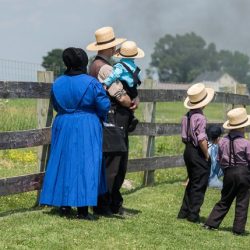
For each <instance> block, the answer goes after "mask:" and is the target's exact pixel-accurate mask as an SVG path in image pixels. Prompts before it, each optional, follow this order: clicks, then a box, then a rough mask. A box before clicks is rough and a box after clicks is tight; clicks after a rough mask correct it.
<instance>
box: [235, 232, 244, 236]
mask: <svg viewBox="0 0 250 250" xmlns="http://www.w3.org/2000/svg"><path fill="white" fill-rule="evenodd" d="M233 234H234V235H236V236H243V235H244V232H237V231H233Z"/></svg>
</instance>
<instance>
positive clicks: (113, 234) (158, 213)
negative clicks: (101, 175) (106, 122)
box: [0, 168, 250, 250]
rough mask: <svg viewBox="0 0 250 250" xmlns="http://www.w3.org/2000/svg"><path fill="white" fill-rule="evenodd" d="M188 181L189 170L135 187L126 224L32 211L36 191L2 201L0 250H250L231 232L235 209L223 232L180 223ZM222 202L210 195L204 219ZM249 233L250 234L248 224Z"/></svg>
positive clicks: (169, 173) (128, 201) (246, 241)
mask: <svg viewBox="0 0 250 250" xmlns="http://www.w3.org/2000/svg"><path fill="white" fill-rule="evenodd" d="M130 175H131V174H130ZM185 176H186V174H185V169H182V168H178V169H169V170H161V171H160V172H159V175H158V177H157V178H156V179H157V184H156V185H155V186H154V187H149V188H145V187H144V188H142V187H141V186H140V185H137V184H136V183H135V182H134V183H135V189H133V190H131V191H124V192H123V193H124V200H125V206H126V207H127V208H129V209H131V211H132V213H131V216H127V217H126V218H125V219H122V218H121V217H116V218H104V217H100V218H99V220H97V221H94V222H87V221H78V220H77V219H75V218H74V215H73V216H72V218H71V219H66V218H61V217H59V216H58V213H57V211H56V210H55V209H51V208H44V209H33V208H32V205H33V204H34V202H35V198H36V196H35V193H32V192H31V193H26V194H19V195H13V196H8V197H1V198H0V221H1V229H0V232H1V233H0V249H55V250H56V249H249V236H244V237H237V236H234V235H233V234H232V233H231V227H232V223H233V216H234V208H232V209H231V210H230V212H229V214H228V215H227V216H226V218H225V220H224V221H223V223H222V225H221V227H220V230H219V231H206V230H204V229H203V228H202V227H201V226H200V225H198V224H192V223H189V222H187V221H185V220H177V219H176V215H177V213H178V209H179V207H180V202H181V200H182V196H183V193H184V187H183V186H182V185H181V183H182V181H183V180H184V179H185ZM128 177H129V176H128ZM219 197H220V192H219V191H218V190H213V189H209V190H208V192H207V194H206V199H205V202H204V205H203V207H202V211H201V216H202V217H207V216H208V214H209V213H210V211H211V209H212V207H213V206H214V204H215V202H216V201H217V200H218V199H219ZM246 229H247V231H248V232H249V230H250V225H249V223H248V224H247V227H246Z"/></svg>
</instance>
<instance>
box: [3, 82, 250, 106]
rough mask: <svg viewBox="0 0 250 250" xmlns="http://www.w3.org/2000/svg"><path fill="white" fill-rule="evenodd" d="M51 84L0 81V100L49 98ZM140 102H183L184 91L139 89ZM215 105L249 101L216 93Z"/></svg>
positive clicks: (244, 96)
mask: <svg viewBox="0 0 250 250" xmlns="http://www.w3.org/2000/svg"><path fill="white" fill-rule="evenodd" d="M50 89H51V84H48V83H43V82H13V81H0V98H8V99H10V98H39V99H48V98H50ZM139 96H140V100H141V101H142V102H173V101H184V97H185V96H186V90H169V89H140V90H139ZM213 102H216V103H230V104H235V105H249V104H250V99H249V97H248V96H246V95H237V94H230V93H216V95H215V98H214V101H213Z"/></svg>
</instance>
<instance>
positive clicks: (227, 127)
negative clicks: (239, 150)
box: [223, 115, 250, 129]
mask: <svg viewBox="0 0 250 250" xmlns="http://www.w3.org/2000/svg"><path fill="white" fill-rule="evenodd" d="M247 118H248V119H247V121H246V122H244V123H242V124H240V125H239V126H231V125H230V123H229V120H227V121H226V122H224V124H223V128H224V129H237V128H244V127H247V126H249V125H250V115H248V116H247Z"/></svg>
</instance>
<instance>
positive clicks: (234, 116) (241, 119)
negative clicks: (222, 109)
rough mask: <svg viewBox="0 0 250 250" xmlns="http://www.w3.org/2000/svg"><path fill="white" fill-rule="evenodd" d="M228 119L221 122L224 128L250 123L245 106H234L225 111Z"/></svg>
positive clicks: (241, 126) (242, 126) (243, 125)
mask: <svg viewBox="0 0 250 250" xmlns="http://www.w3.org/2000/svg"><path fill="white" fill-rule="evenodd" d="M227 117H228V120H227V121H226V122H225V123H224V124H223V128H225V129H237V128H244V127H247V126H249V125H250V115H248V114H247V111H246V109H245V108H235V109H232V110H230V111H229V112H228V113H227Z"/></svg>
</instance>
